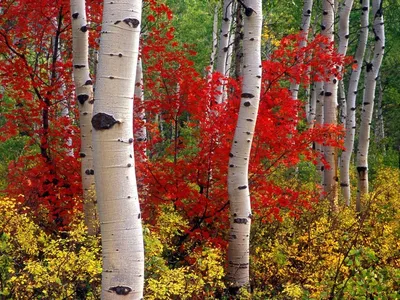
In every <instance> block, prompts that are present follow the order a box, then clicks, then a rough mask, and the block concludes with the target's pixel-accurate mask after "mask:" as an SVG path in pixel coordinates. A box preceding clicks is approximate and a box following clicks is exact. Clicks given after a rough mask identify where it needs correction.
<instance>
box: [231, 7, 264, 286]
mask: <svg viewBox="0 0 400 300" xmlns="http://www.w3.org/2000/svg"><path fill="white" fill-rule="evenodd" d="M244 4H245V5H246V7H245V16H244V30H243V31H244V39H243V55H244V57H243V85H242V95H241V103H240V109H239V116H238V121H237V126H236V129H235V134H234V138H233V143H232V148H231V153H230V154H229V156H230V158H229V170H228V194H229V203H230V235H229V247H228V274H227V279H228V281H229V283H230V288H231V289H233V290H235V289H239V288H240V287H243V286H246V285H248V284H249V238H250V224H251V204H250V192H249V180H248V168H249V158H250V151H251V144H252V140H253V135H254V130H255V125H256V120H257V113H258V106H259V102H260V91H261V74H262V68H261V30H262V4H261V0H248V1H245V2H244Z"/></svg>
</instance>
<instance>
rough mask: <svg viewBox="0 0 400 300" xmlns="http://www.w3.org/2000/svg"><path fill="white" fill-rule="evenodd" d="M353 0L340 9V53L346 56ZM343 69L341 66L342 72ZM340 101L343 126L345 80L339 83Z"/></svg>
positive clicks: (344, 117)
mask: <svg viewBox="0 0 400 300" xmlns="http://www.w3.org/2000/svg"><path fill="white" fill-rule="evenodd" d="M353 2H354V1H353V0H344V1H343V2H342V3H341V4H340V7H339V28H338V32H339V34H338V36H339V46H338V53H339V54H341V55H343V56H345V55H346V54H347V48H348V46H349V37H350V31H349V18H350V12H351V9H352V7H353ZM342 69H343V67H342V66H340V69H339V70H340V72H341V71H342ZM338 88H339V99H338V100H339V101H338V104H339V106H340V122H341V123H342V124H344V123H345V119H346V95H345V94H346V93H345V90H344V83H343V80H340V81H339V86H338Z"/></svg>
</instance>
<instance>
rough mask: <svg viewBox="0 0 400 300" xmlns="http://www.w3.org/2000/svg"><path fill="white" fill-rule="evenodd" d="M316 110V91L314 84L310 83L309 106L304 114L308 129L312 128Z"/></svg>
mask: <svg viewBox="0 0 400 300" xmlns="http://www.w3.org/2000/svg"><path fill="white" fill-rule="evenodd" d="M316 109H317V90H316V84H315V83H312V84H311V92H310V104H309V106H308V110H307V113H306V115H307V124H308V127H309V128H313V127H314V122H315V113H316Z"/></svg>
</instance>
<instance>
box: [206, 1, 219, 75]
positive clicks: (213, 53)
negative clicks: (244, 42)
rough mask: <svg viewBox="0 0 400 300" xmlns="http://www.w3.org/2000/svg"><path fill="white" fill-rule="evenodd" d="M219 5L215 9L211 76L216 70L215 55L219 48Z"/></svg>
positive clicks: (209, 73) (209, 72)
mask: <svg viewBox="0 0 400 300" xmlns="http://www.w3.org/2000/svg"><path fill="white" fill-rule="evenodd" d="M218 7H219V5H218V4H216V5H215V10H214V22H213V33H212V40H213V44H212V51H211V55H210V69H209V71H208V76H211V74H212V73H213V71H214V64H215V55H216V54H217V50H218Z"/></svg>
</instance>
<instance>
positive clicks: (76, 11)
mask: <svg viewBox="0 0 400 300" xmlns="http://www.w3.org/2000/svg"><path fill="white" fill-rule="evenodd" d="M71 15H72V55H73V67H74V69H73V70H74V82H75V94H76V98H77V100H78V106H79V126H80V131H81V149H80V153H79V156H80V157H81V175H82V189H83V201H84V203H83V212H84V215H85V224H86V226H87V228H88V233H89V234H91V235H92V234H95V233H96V227H97V226H96V204H95V197H94V189H95V187H94V175H93V169H94V168H93V147H92V125H91V124H90V121H91V119H92V114H93V85H92V80H91V78H90V68H89V41H88V30H87V21H86V10H85V0H71Z"/></svg>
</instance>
